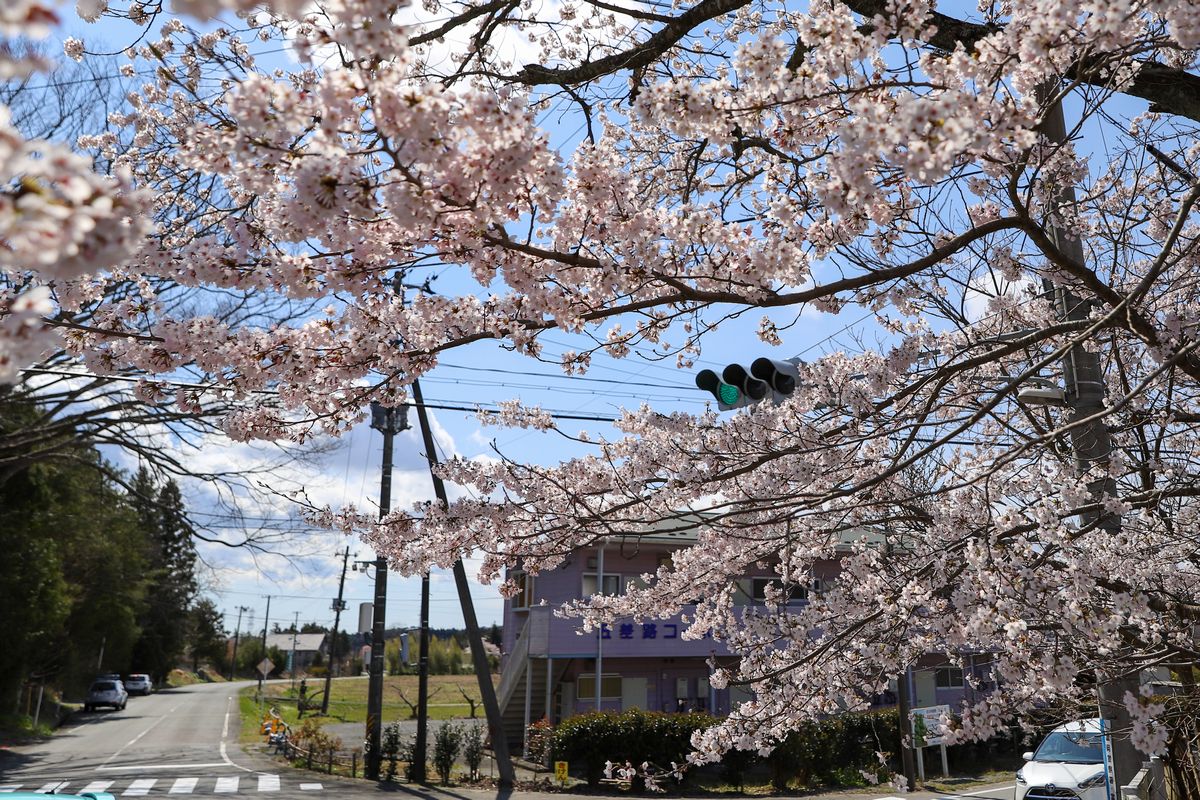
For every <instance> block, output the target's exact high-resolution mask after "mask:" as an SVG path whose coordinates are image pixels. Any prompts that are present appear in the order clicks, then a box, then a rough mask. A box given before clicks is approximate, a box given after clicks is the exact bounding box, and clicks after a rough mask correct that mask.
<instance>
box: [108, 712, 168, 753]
mask: <svg viewBox="0 0 1200 800" xmlns="http://www.w3.org/2000/svg"><path fill="white" fill-rule="evenodd" d="M166 718H167V717H166V715H163V716H161V717H159V718H158V719H156V720H154V722H151V723H150V727H149V728H146V730H144V731H142V732H141V733H139V734H138V735H137V736H135V737H133V738H132V739H130V740H129V741H128V742H126V743H125V744H123V745H121V749H120V750H118V751H117V752H115V753H113V754H112V755H111V756H109V757H108V758H106V759H104V763H105V764H107V763H108V762H110V761H112V760H113V759H114V758H116V757H117V756H119V755H121V753H124V752H125V748H127V747H129V746H130V745H133V744H137V741H138V739H141V738H142V737H143V736H145V735H146V734H147V733H149V732H150V731H152V730H154V726H155V725H157V724H158V723H160V722H162V721H163V720H164V719H166Z"/></svg>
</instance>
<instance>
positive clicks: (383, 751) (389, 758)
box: [379, 722, 403, 781]
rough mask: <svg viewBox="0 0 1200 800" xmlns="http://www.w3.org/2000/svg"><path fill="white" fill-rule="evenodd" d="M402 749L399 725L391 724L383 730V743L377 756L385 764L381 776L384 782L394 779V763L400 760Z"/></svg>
mask: <svg viewBox="0 0 1200 800" xmlns="http://www.w3.org/2000/svg"><path fill="white" fill-rule="evenodd" d="M402 747H403V742H402V740H401V736H400V723H398V722H393V723H392V724H391V725H388V726H387V727H386V728H384V729H383V742H382V744H381V746H380V748H379V755H380V757H381V758H382V759H384V761H385V763H386V764H387V767H386V768H385V770H384V775H383V779H384V780H385V781H393V780H395V779H396V762H397V761H399V759H400V751H401V748H402Z"/></svg>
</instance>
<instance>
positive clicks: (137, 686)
mask: <svg viewBox="0 0 1200 800" xmlns="http://www.w3.org/2000/svg"><path fill="white" fill-rule="evenodd" d="M125 691H127V692H129V693H130V694H150V693H151V692H153V691H154V685H153V684H152V683H150V676H149V675H146V674H143V673H140V672H137V673H134V674H132V675H130V676H129V677H128V678H126V679H125Z"/></svg>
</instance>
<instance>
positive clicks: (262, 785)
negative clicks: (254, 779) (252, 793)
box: [258, 775, 279, 792]
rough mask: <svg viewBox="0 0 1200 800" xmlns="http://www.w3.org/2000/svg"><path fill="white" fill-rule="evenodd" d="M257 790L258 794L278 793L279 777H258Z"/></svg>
mask: <svg viewBox="0 0 1200 800" xmlns="http://www.w3.org/2000/svg"><path fill="white" fill-rule="evenodd" d="M258 790H259V791H260V792H278V791H279V776H278V775H259V776H258Z"/></svg>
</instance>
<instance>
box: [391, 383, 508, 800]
mask: <svg viewBox="0 0 1200 800" xmlns="http://www.w3.org/2000/svg"><path fill="white" fill-rule="evenodd" d="M412 392H413V401H414V405H415V406H416V409H417V420H418V421H419V422H420V425H421V439H422V441H423V442H424V444H425V457H426V458H427V459H428V460H429V474H430V477H432V478H433V491H434V494H436V495H437V499H438V502H439V503H441V504H442V506H443V507H447V506H449V500H448V499H447V497H446V486H445V484H444V483H442V479H441V478H440V477H438V474H437V465H438V456H437V450H436V449H435V445H434V442H433V429H432V428H431V427H430V426H429V416H428V414H427V413H426V411H425V400H424V398H423V397H422V396H421V384H420V382H418V381H416V380H414V381H413V382H412ZM454 584H455V586H456V587H457V589H458V601H459V604H460V605H461V606H462V612H463V624H464V625H465V626H466V628H467V638H468V641H469V643H470V645H471V661H472V662H473V664H474V667H475V677H476V678H477V679H478V681H479V694H480V695H481V696H482V699H483V708H484V711H485V713H486V715H487V723H488V731H489V733H490V734H491V737H492V754H493V756H494V757H495V759H496V769H497V771H499V773H500V786H501V788H507V789H511V788H512V786H513V778H514V776H513V764H512V758H511V757H510V756H509V753H508V741H507V740H506V739H505V738H504V727H503V724H502V722H501V719H500V704H499V703H498V702H497V701H496V688H495V687H494V686H492V674H491V670H490V668H489V666H488V661H487V654H486V653H485V652H483V636H482V635H481V634H480V632H479V620H478V619H477V618H476V616H475V604H474V602H473V601H472V600H471V585H470V583H468V582H467V571H466V569H464V568H463V563H462V559H459V560H457V561H455V562H454ZM426 649H427V648H425V647H424V646H422V655H424V652H425V651H426ZM419 757H420V751H418V758H419Z"/></svg>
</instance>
